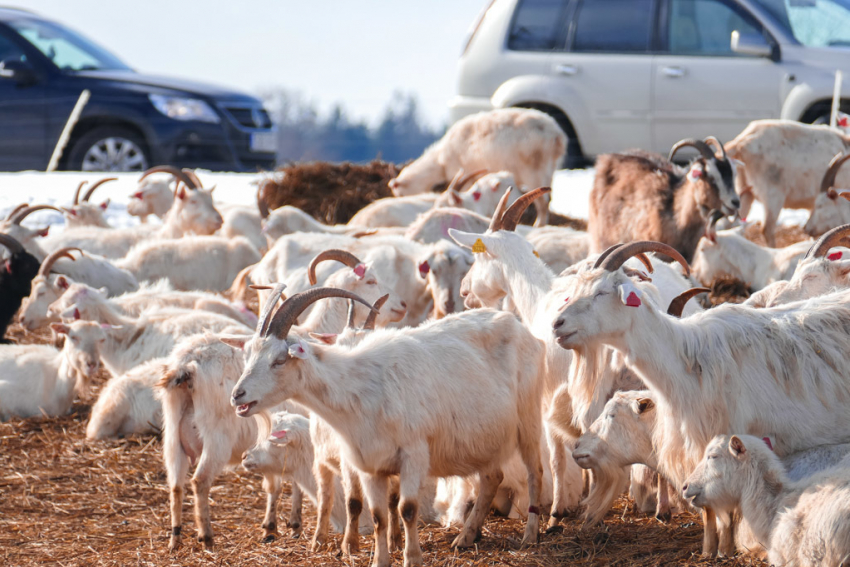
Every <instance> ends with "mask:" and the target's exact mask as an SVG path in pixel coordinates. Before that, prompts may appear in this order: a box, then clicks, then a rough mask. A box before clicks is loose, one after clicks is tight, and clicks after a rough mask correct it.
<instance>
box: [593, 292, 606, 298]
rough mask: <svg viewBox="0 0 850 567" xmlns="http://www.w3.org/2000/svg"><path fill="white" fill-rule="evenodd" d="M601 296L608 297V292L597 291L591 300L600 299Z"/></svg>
mask: <svg viewBox="0 0 850 567" xmlns="http://www.w3.org/2000/svg"><path fill="white" fill-rule="evenodd" d="M603 295H608V292H607V291H597V292H596V295H594V296H593V298H594V299H596V298H597V297H602V296H603Z"/></svg>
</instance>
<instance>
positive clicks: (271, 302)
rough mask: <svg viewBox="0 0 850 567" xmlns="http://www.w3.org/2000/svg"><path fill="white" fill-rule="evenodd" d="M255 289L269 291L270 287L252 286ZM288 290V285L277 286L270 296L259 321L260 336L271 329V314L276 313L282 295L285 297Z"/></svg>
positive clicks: (280, 284)
mask: <svg viewBox="0 0 850 567" xmlns="http://www.w3.org/2000/svg"><path fill="white" fill-rule="evenodd" d="M251 287H252V288H254V289H268V286H257V287H254V286H251ZM284 289H286V284H282V283H279V284H275V286H274V288H273V289H272V293H271V295H270V296H269V298H268V300H267V301H266V304H265V305H263V312H262V313H260V318H259V319H258V321H257V331H259V333H260V336H263V335H265V334H266V330H267V329H268V327H269V319H270V318H271V314H272V312H273V311H274V308H275V307H276V306H277V302H278V300H279V299H280V297H281V295H283V290H284Z"/></svg>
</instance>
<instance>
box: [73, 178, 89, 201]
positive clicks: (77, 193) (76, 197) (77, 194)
mask: <svg viewBox="0 0 850 567" xmlns="http://www.w3.org/2000/svg"><path fill="white" fill-rule="evenodd" d="M86 183H88V181H80V184H79V185H77V190H76V191H75V192H74V204H75V205H79V204H80V191H82V190H83V187H85V185H86Z"/></svg>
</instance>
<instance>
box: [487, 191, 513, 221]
mask: <svg viewBox="0 0 850 567" xmlns="http://www.w3.org/2000/svg"><path fill="white" fill-rule="evenodd" d="M511 191H513V187H508V188H507V189H506V190H505V194H504V195H502V198H501V199H499V204H498V205H496V212H495V213H493V218H491V219H490V232H496V231H497V230H499V229H501V228H502V215H503V214H504V213H505V209H507V208H508V198H509V197H510V195H511Z"/></svg>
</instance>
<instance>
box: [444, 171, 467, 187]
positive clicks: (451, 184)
mask: <svg viewBox="0 0 850 567" xmlns="http://www.w3.org/2000/svg"><path fill="white" fill-rule="evenodd" d="M461 177H463V168H460V169H458V170H457V173H455V176H454V177H452V180H451V181H450V182H449V186H448V187H446V191H449V192H452V191H454V192H457V191H458V185H460V178H461Z"/></svg>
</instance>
